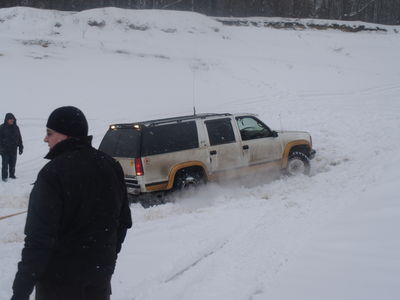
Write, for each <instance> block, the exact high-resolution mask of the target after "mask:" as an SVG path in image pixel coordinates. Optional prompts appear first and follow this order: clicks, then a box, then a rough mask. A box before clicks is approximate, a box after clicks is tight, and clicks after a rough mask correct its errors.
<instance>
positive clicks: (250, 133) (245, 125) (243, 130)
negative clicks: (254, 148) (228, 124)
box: [236, 117, 272, 141]
mask: <svg viewBox="0 0 400 300" xmlns="http://www.w3.org/2000/svg"><path fill="white" fill-rule="evenodd" d="M236 121H237V124H238V127H239V130H240V135H241V137H242V140H243V141H248V140H253V139H260V138H266V137H269V136H271V135H272V133H271V130H270V129H269V128H268V127H267V126H266V125H265V124H264V123H262V122H261V121H260V120H258V119H256V118H254V117H237V118H236Z"/></svg>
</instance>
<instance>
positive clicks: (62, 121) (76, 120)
mask: <svg viewBox="0 0 400 300" xmlns="http://www.w3.org/2000/svg"><path fill="white" fill-rule="evenodd" d="M46 126H47V128H49V129H52V130H55V131H57V132H59V133H62V134H65V135H67V136H70V137H80V136H87V135H88V123H87V121H86V117H85V115H84V114H83V112H82V111H81V110H80V109H79V108H76V107H74V106H62V107H59V108H57V109H56V110H54V111H53V112H52V113H51V114H50V116H49V119H48V121H47V125H46Z"/></svg>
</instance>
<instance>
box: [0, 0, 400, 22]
mask: <svg viewBox="0 0 400 300" xmlns="http://www.w3.org/2000/svg"><path fill="white" fill-rule="evenodd" d="M12 6H30V7H37V8H45V9H56V10H69V11H80V10H85V9H90V8H98V7H108V6H113V7H121V8H134V9H173V10H190V11H195V12H199V13H203V14H206V15H209V16H218V17H254V16H268V17H288V18H318V19H336V20H354V21H355V20H357V21H365V22H373V23H380V24H391V25H399V24H400V0H0V7H12Z"/></svg>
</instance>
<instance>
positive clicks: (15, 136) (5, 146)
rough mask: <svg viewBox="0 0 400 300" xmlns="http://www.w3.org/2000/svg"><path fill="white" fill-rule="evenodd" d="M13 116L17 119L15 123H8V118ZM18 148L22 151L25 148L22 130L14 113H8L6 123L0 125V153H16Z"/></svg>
mask: <svg viewBox="0 0 400 300" xmlns="http://www.w3.org/2000/svg"><path fill="white" fill-rule="evenodd" d="M11 118H13V119H14V120H15V122H14V124H13V125H9V124H7V120H9V119H11ZM17 148H19V150H20V151H21V152H22V150H23V149H24V146H23V145H22V138H21V132H20V131H19V127H18V126H17V119H16V118H15V117H14V115H13V114H11V113H8V114H6V116H5V118H4V124H2V125H0V153H14V152H16V151H17Z"/></svg>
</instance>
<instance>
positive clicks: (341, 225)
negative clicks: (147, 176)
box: [0, 7, 400, 300]
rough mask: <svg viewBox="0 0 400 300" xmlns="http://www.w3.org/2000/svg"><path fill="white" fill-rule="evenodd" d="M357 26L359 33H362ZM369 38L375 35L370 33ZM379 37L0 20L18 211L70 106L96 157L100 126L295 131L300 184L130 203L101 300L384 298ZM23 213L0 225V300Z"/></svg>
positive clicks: (396, 79)
mask: <svg viewBox="0 0 400 300" xmlns="http://www.w3.org/2000/svg"><path fill="white" fill-rule="evenodd" d="M366 26H367V25H366ZM368 26H370V27H371V28H372V27H374V25H371V24H369V25H368ZM385 28H387V29H388V30H387V31H386V32H382V31H378V32H368V31H367V32H358V33H348V32H341V31H337V30H313V29H306V30H277V29H272V28H264V27H230V26H224V25H222V23H220V22H218V21H216V20H214V19H212V18H208V17H205V16H202V15H199V14H195V13H188V12H173V11H143V10H142V11H135V10H121V9H116V8H105V9H96V10H90V11H84V12H81V13H74V12H57V11H46V10H37V9H29V8H21V7H19V8H8V9H0V91H1V102H0V103H1V104H0V117H2V116H4V115H5V113H7V112H13V113H14V114H15V115H16V117H17V118H18V124H19V126H20V128H21V131H22V135H23V138H24V143H25V153H24V154H23V155H22V156H20V157H19V158H18V163H17V177H18V180H16V181H10V182H7V183H1V184H0V216H4V215H8V214H12V213H15V212H19V211H23V210H24V209H25V208H26V205H27V198H28V195H29V192H30V189H31V185H30V184H31V183H32V182H33V181H34V180H35V176H36V174H37V172H38V170H39V169H40V168H41V166H42V165H43V164H44V163H45V161H44V160H43V159H42V157H43V156H44V155H45V153H46V151H47V148H46V145H45V144H44V143H43V141H42V139H43V137H44V133H45V123H46V119H47V116H48V115H49V113H50V112H51V111H52V110H53V109H54V108H56V107H58V106H60V105H76V106H78V107H80V108H81V109H82V110H83V111H84V112H85V114H86V115H87V117H88V119H89V122H90V132H91V134H93V135H94V144H95V146H97V145H98V144H99V143H100V141H101V137H102V135H103V134H104V132H105V131H106V129H107V125H108V124H110V123H112V122H123V121H139V120H146V119H150V118H158V117H165V116H174V115H180V114H190V113H191V112H192V107H193V103H194V102H195V104H196V107H197V111H198V112H243V111H247V112H256V113H258V114H259V115H260V118H261V119H263V120H264V121H265V122H266V123H267V124H269V125H270V126H271V127H272V128H274V129H297V130H307V131H309V132H311V134H312V136H313V143H314V146H315V148H316V150H317V156H316V158H315V160H314V161H313V166H312V168H313V170H312V176H311V177H305V176H300V177H296V178H287V177H280V178H278V179H271V178H251V180H250V181H251V184H249V183H246V184H244V183H243V182H232V183H226V184H222V185H208V186H206V187H205V188H203V189H201V190H199V191H198V192H196V193H195V194H190V195H180V196H177V197H176V199H175V200H176V201H175V203H169V204H167V205H163V206H158V207H154V208H150V209H147V210H144V209H143V208H142V207H140V206H139V205H134V206H132V211H133V219H134V228H133V229H132V230H131V231H130V232H129V233H128V236H127V240H126V243H125V244H124V248H123V251H122V253H121V255H120V257H119V260H118V266H117V269H116V273H115V276H114V278H113V299H120V300H127V299H147V300H150V299H151V300H152V299H155V300H158V299H171V300H172V299H174V300H175V299H190V300H192V299H202V300H203V299H229V300H234V299H253V300H255V299H257V300H258V299H274V300H292V299H307V300H314V299H315V300H317V299H318V300H320V299H325V300H326V299H346V300H358V299H360V300H361V299H362V300H366V299H370V300H376V299H385V300H394V299H397V297H398V295H399V292H400V288H399V286H400V285H399V282H398V278H399V275H400V254H399V253H400V251H399V250H400V241H399V240H398V238H397V236H398V234H397V228H398V227H399V225H400V221H399V220H400V218H399V217H400V204H399V202H398V199H399V196H398V192H397V190H398V186H399V184H400V142H399V141H400V130H399V129H400V100H399V99H400V61H399V59H398V52H399V49H400V35H399V34H398V32H399V29H400V27H394V26H385ZM24 221H25V215H19V216H15V217H12V218H8V219H4V220H0V232H1V233H0V245H1V247H0V264H1V266H2V267H1V270H2V273H1V275H0V299H1V300H2V299H9V298H10V295H11V284H12V280H13V276H14V274H15V271H16V263H17V262H18V260H19V257H20V250H21V248H22V245H23V238H24V235H23V226H24ZM32 299H33V298H32Z"/></svg>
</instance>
